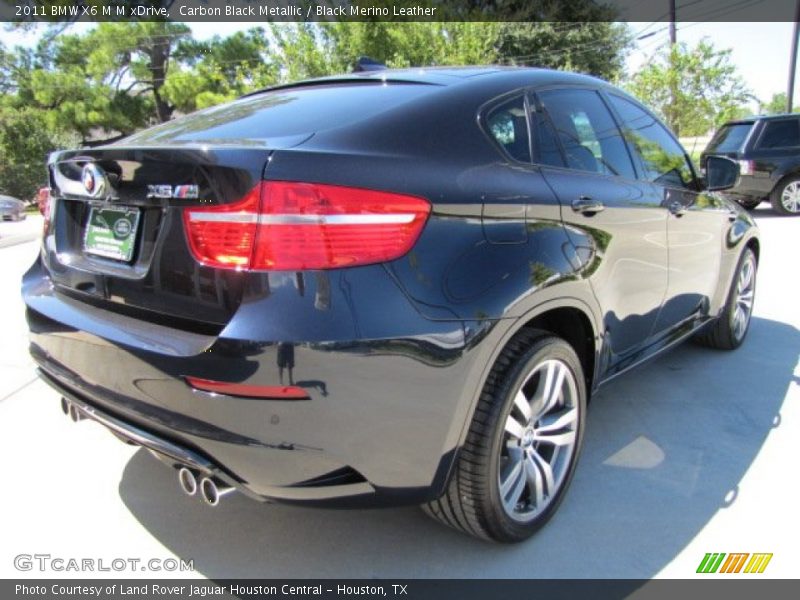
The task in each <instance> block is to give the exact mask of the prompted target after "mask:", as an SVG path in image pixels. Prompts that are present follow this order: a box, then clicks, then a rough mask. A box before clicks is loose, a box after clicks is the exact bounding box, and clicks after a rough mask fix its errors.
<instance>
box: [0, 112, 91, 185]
mask: <svg viewBox="0 0 800 600" xmlns="http://www.w3.org/2000/svg"><path fill="white" fill-rule="evenodd" d="M74 143H75V140H74V139H72V140H70V139H67V138H64V137H63V136H59V135H56V134H54V133H52V132H51V131H50V130H49V128H48V126H47V123H46V121H45V119H44V115H43V114H42V112H41V111H38V110H35V109H30V108H23V109H17V108H12V107H10V106H8V105H7V103H4V105H0V194H8V195H10V196H14V197H17V198H21V199H23V200H28V199H31V198H32V197H33V195H34V194H35V192H36V190H37V189H38V188H39V187H40V186H42V185H45V184H46V183H47V171H46V169H45V163H46V160H47V155H48V153H50V152H52V151H53V150H55V149H56V148H59V147H67V146H69V145H72V144H74Z"/></svg>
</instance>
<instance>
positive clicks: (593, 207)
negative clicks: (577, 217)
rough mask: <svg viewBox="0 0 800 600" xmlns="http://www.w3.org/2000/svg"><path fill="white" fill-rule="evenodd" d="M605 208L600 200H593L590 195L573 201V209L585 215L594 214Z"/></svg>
mask: <svg viewBox="0 0 800 600" xmlns="http://www.w3.org/2000/svg"><path fill="white" fill-rule="evenodd" d="M603 209H605V206H603V203H602V202H600V201H599V200H593V199H592V198H590V197H589V196H581V197H580V198H577V199H575V200H573V201H572V210H574V211H575V212H579V213H581V214H584V215H593V214H594V213H599V212H600V211H601V210H603Z"/></svg>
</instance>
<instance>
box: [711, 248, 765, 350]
mask: <svg viewBox="0 0 800 600" xmlns="http://www.w3.org/2000/svg"><path fill="white" fill-rule="evenodd" d="M757 266H758V265H757V263H756V255H755V254H753V251H752V250H751V249H750V248H745V250H744V252H742V256H741V257H740V258H739V263H738V265H737V266H736V274H735V275H734V277H733V281H732V282H731V289H730V290H729V292H728V299H727V301H726V303H725V307H724V308H723V309H722V313H721V314H720V315H719V317H717V319H716V320H715V321H714V322H713V323H712V324H710V325H709V326H708V328H707V329H706V330H705V331H703V332H702V333H700V334H699V335H698V336H697V337H696V340H697V341H698V342H699V343H701V344H703V345H704V346H708V347H710V348H718V349H720V350H734V349H736V348H738V347H739V346H741V345H742V342H743V341H744V338H745V336H746V335H747V331H748V330H749V329H750V318H751V317H752V315H753V301H754V300H755V294H756V271H757Z"/></svg>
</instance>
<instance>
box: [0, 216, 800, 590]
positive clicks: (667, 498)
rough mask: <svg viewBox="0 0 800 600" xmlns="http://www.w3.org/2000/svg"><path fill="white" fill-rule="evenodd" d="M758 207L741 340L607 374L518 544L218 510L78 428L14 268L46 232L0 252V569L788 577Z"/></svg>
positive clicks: (778, 335) (398, 523) (791, 415)
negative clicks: (129, 564)
mask: <svg viewBox="0 0 800 600" xmlns="http://www.w3.org/2000/svg"><path fill="white" fill-rule="evenodd" d="M763 206H764V208H762V209H760V210H758V211H756V214H757V215H758V220H759V224H760V225H761V227H762V230H763V251H762V259H761V270H760V279H759V289H758V293H757V299H756V307H755V317H754V320H753V323H752V328H751V331H750V336H749V338H748V340H747V342H746V343H745V345H744V346H743V347H742V348H741V349H739V350H738V351H736V352H733V353H725V352H715V351H711V350H707V349H702V348H698V347H695V346H693V345H691V344H686V345H683V346H681V347H680V348H678V349H676V350H675V351H673V352H671V353H670V354H668V355H666V356H664V357H662V358H660V359H658V360H657V361H655V362H652V363H650V364H649V365H647V366H645V367H643V368H640V369H639V370H637V371H635V372H633V373H630V374H628V375H626V376H624V377H622V378H620V379H619V380H618V381H616V382H614V383H612V384H610V385H608V386H607V387H606V388H604V389H603V390H602V391H601V393H600V394H599V395H598V396H597V397H596V398H595V400H594V402H593V403H592V406H591V407H590V411H589V420H588V429H587V438H586V443H585V447H584V453H583V456H582V459H581V463H580V465H579V467H578V471H577V474H576V477H575V480H574V482H573V485H572V488H571V489H570V491H569V493H568V495H567V498H566V500H565V501H564V504H563V505H562V507H561V509H560V510H559V512H558V514H557V515H556V517H555V518H554V520H553V521H552V522H551V523H550V524H549V525H548V526H547V527H546V528H545V529H544V530H542V531H541V532H540V533H539V534H538V535H536V536H535V537H534V538H533V539H531V540H530V541H528V542H526V543H524V544H521V545H518V546H497V545H492V544H488V543H483V542H480V541H476V540H473V539H471V538H469V537H467V536H464V535H460V534H458V533H456V532H453V531H450V530H448V529H446V528H444V527H442V526H440V525H438V524H436V523H434V522H433V521H431V520H429V519H428V518H426V517H425V516H424V515H423V514H422V513H421V511H419V510H418V509H416V508H405V509H397V510H372V511H334V510H318V509H316V510H312V509H304V508H296V507H288V506H279V505H260V504H257V503H254V502H251V501H249V500H246V499H245V498H241V497H236V496H235V495H234V496H233V497H230V496H229V497H227V498H226V499H225V500H224V501H223V502H222V504H221V506H220V507H218V508H217V509H210V508H207V507H206V506H205V505H203V504H202V502H201V501H200V500H199V499H198V498H188V497H186V496H184V495H183V494H182V493H181V492H180V491H179V489H178V484H177V481H176V478H175V475H174V474H173V473H172V472H171V471H170V470H169V469H168V468H166V467H164V466H162V465H161V464H160V463H158V462H157V461H155V459H153V458H152V457H151V456H149V454H148V453H147V452H145V451H143V450H141V449H136V448H133V447H130V446H126V445H124V444H121V443H120V442H118V441H117V440H116V439H115V438H113V437H112V436H111V435H109V434H108V433H107V432H105V431H104V430H103V429H102V428H101V427H100V426H98V425H95V424H91V423H86V422H83V423H80V424H77V425H75V424H72V423H71V422H70V421H69V420H68V419H66V418H65V417H64V416H63V415H62V414H61V410H60V407H59V397H58V395H57V394H56V393H55V392H53V391H52V390H50V389H49V388H48V387H47V386H45V385H44V384H42V383H40V382H38V381H37V380H36V379H35V376H34V373H33V366H32V364H31V362H30V360H29V359H28V358H27V352H26V327H25V323H24V315H23V307H22V302H21V300H20V299H19V278H20V276H21V275H22V273H23V272H24V270H25V269H26V268H27V266H28V265H29V264H30V263H31V261H32V260H33V258H34V256H35V254H36V252H37V250H38V247H37V244H36V243H34V242H24V243H17V244H14V245H11V246H7V247H5V248H2V249H0V310H1V311H2V313H1V314H2V315H3V321H2V322H3V325H4V327H3V342H2V346H0V348H1V350H0V375H1V376H0V455H1V456H3V464H4V466H5V468H4V469H3V471H4V476H5V478H6V483H5V485H4V486H3V493H2V494H0V514H2V515H3V530H2V535H1V536H0V577H19V576H31V577H42V576H50V577H53V576H67V577H87V576H88V577H93V576H122V575H125V576H169V577H183V576H197V575H201V576H205V577H209V578H228V577H315V578H318V577H357V578H362V577H364V578H366V577H392V578H414V577H487V578H488V577H514V578H517V577H520V578H527V577H531V578H532V577H536V578H545V577H552V578H559V577H620V578H649V577H674V578H686V577H692V576H695V570H696V569H697V566H698V564H699V563H700V561H701V559H702V558H703V556H704V555H705V553H707V552H726V553H730V552H750V553H755V552H769V553H773V555H774V556H773V558H772V560H771V562H770V563H769V566H768V568H767V569H766V571H765V572H764V574H763V575H760V576H759V577H797V574H798V569H797V565H798V561H799V560H800V541H798V540H800V536H798V534H800V525H799V524H800V519H798V511H797V503H798V498H800V484H799V483H798V479H800V478H798V467H797V457H798V456H800V367H798V356H799V355H800V311H798V308H797V307H798V300H799V299H800V286H798V273H800V268H798V256H800V252H798V248H800V242H799V241H798V240H800V218H779V217H776V216H774V215H773V214H772V212H771V209H769V208H767V206H766V204H765V205H763ZM108 368H109V369H113V368H114V365H112V364H109V365H108ZM19 554H49V555H51V557H63V558H79V559H82V558H91V559H94V560H96V561H97V560H101V559H103V560H105V561H107V563H110V561H111V560H112V559H115V558H117V559H118V558H123V559H128V558H138V559H141V560H149V559H151V558H156V559H161V560H164V559H167V558H171V557H178V558H182V559H184V560H192V561H193V565H194V569H195V572H189V571H185V572H167V573H164V572H149V571H148V572H144V571H141V569H130V568H126V570H124V571H121V572H110V573H109V572H100V573H86V572H54V571H45V572H41V571H39V570H37V569H34V570H33V571H29V572H19V571H17V570H16V569H15V568H14V557H15V556H17V555H19ZM718 576H719V575H715V576H714V577H718ZM705 577H709V576H708V575H705ZM732 577H735V576H732ZM748 577H752V576H748Z"/></svg>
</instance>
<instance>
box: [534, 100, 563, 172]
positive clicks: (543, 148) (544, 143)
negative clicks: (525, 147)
mask: <svg viewBox="0 0 800 600" xmlns="http://www.w3.org/2000/svg"><path fill="white" fill-rule="evenodd" d="M531 123H532V124H533V160H534V162H536V163H537V164H540V165H550V166H552V167H566V166H567V165H565V164H564V155H563V154H561V147H560V146H559V144H558V134H557V133H556V130H555V128H554V127H553V123H552V122H551V121H550V119H549V118H548V116H547V115H546V114H544V113H543V112H537V111H533V112H531Z"/></svg>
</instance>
